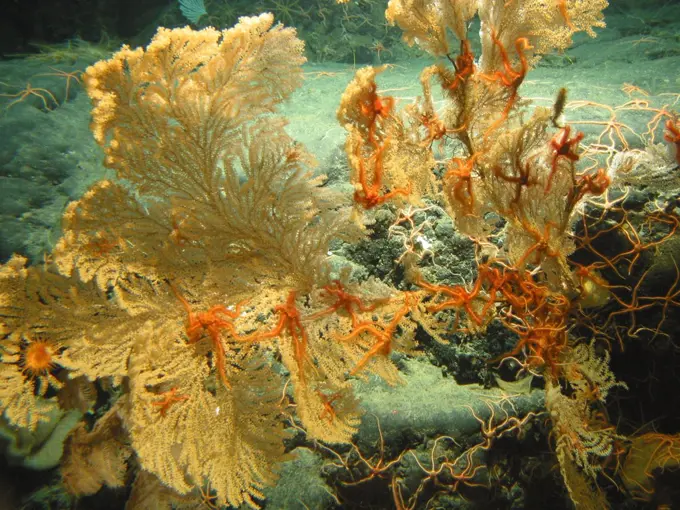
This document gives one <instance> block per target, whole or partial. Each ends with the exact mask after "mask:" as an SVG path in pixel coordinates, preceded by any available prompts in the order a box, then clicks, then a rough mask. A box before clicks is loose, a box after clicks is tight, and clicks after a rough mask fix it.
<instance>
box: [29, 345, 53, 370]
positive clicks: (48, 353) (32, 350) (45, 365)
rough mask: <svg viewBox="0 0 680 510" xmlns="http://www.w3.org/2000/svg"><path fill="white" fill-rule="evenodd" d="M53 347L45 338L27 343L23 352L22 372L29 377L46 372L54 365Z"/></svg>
mask: <svg viewBox="0 0 680 510" xmlns="http://www.w3.org/2000/svg"><path fill="white" fill-rule="evenodd" d="M53 355H54V348H53V347H52V345H51V344H50V343H49V342H47V341H45V340H36V341H33V342H31V343H30V344H28V346H27V347H26V350H25V351H24V354H23V365H24V372H27V373H28V374H29V375H30V376H31V377H37V376H41V375H45V374H47V373H48V372H49V371H50V370H51V369H52V367H53V366H54V361H53Z"/></svg>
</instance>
